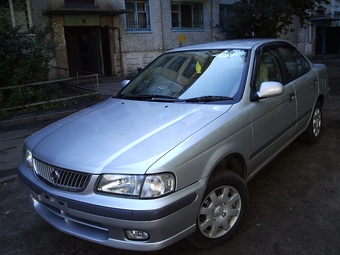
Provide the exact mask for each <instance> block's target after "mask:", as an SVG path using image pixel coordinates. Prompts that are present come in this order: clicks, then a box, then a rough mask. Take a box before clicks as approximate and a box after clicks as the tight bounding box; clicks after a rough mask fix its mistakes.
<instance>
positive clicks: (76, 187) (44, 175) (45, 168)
mask: <svg viewBox="0 0 340 255" xmlns="http://www.w3.org/2000/svg"><path fill="white" fill-rule="evenodd" d="M33 167H34V171H35V173H36V175H37V176H38V177H39V179H40V180H42V181H43V182H45V183H46V184H47V185H49V186H51V187H53V188H55V189H62V190H67V191H74V192H80V191H83V190H84V189H85V188H86V186H87V184H88V183H89V181H90V179H91V174H84V173H80V172H76V171H71V170H66V169H62V168H58V167H54V166H51V165H49V164H46V163H44V162H42V161H40V160H37V159H35V158H34V159H33Z"/></svg>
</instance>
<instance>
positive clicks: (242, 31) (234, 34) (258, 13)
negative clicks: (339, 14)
mask: <svg viewBox="0 0 340 255" xmlns="http://www.w3.org/2000/svg"><path fill="white" fill-rule="evenodd" d="M319 4H329V2H328V0H315V1H313V0H280V1H272V0H239V1H236V2H235V3H234V4H231V5H230V6H229V8H228V12H229V15H228V16H227V18H226V24H228V27H227V28H226V31H225V32H226V36H227V38H247V37H257V38H261V37H269V38H276V37H278V36H279V35H280V34H285V33H287V32H289V31H291V30H289V26H290V25H291V24H293V21H294V15H295V16H297V17H299V19H300V25H301V27H304V26H305V25H306V24H308V22H309V20H310V18H311V16H312V12H313V11H314V10H315V8H316V7H317V6H318V5H319Z"/></svg>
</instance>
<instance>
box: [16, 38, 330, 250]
mask: <svg viewBox="0 0 340 255" xmlns="http://www.w3.org/2000/svg"><path fill="white" fill-rule="evenodd" d="M328 94H329V87H328V76H327V72H326V67H325V66H324V65H322V64H312V63H311V62H310V61H309V60H308V59H307V58H306V57H305V56H304V55H303V54H302V53H301V52H300V51H299V50H298V49H297V48H296V47H295V46H293V45H292V44H290V43H288V42H286V41H282V40H275V39H251V40H232V41H224V42H214V43H207V44H202V45H195V46H188V47H182V48H179V49H175V50H171V51H169V52H166V53H164V54H163V55H161V56H160V57H158V58H157V59H155V60H154V61H153V62H152V63H151V64H149V65H148V66H147V67H146V68H145V69H143V70H142V71H141V72H140V73H139V74H138V75H137V76H136V77H135V78H134V79H132V80H131V81H124V82H123V85H122V90H121V91H120V92H119V93H117V94H116V95H114V96H113V97H112V98H109V99H107V100H105V101H103V102H101V103H99V104H97V105H95V106H92V107H90V108H87V109H85V110H83V111H81V112H78V113H76V114H74V115H72V116H69V117H67V118H64V119H62V120H60V121H58V122H56V123H54V124H52V125H50V126H48V127H47V128H44V129H42V130H40V131H39V132H37V133H35V134H34V135H32V136H31V137H29V138H28V139H27V140H26V142H25V144H24V152H23V153H24V159H23V162H22V163H21V164H20V165H19V177H20V179H21V181H22V182H23V184H24V185H25V187H26V188H27V191H28V193H29V197H30V201H31V203H32V205H33V207H34V209H35V210H36V211H37V213H38V214H39V215H40V216H41V217H42V218H44V219H45V220H46V221H47V222H48V223H50V224H51V225H53V226H54V227H55V228H57V229H59V230H60V231H63V232H65V233H68V234H70V235H73V236H76V237H79V238H83V239H85V240H88V241H92V242H95V243H99V244H103V245H107V246H111V247H115V248H120V249H128V250H142V251H151V250H157V249H162V248H164V247H166V246H168V245H171V244H173V243H175V242H177V241H179V240H181V239H183V238H188V240H189V241H190V242H191V243H192V244H194V245H196V246H198V247H201V248H209V247H213V246H215V245H218V244H221V243H222V242H225V241H226V240H228V239H230V238H231V237H232V236H233V235H234V234H235V233H236V231H237V230H238V228H239V227H240V224H241V222H242V220H243V219H244V217H245V215H246V211H247V207H248V201H249V195H248V190H247V185H246V183H247V182H248V181H249V180H251V179H252V178H253V177H254V176H255V175H256V174H257V173H258V172H259V171H260V170H261V169H262V168H264V167H265V166H266V165H267V164H268V163H269V162H270V161H271V160H272V159H274V158H275V156H277V155H278V154H279V153H280V152H281V151H282V150H284V149H285V148H286V147H287V146H288V145H289V144H290V143H291V142H293V141H294V140H295V139H297V138H298V137H300V138H301V139H302V140H304V141H306V142H309V143H315V142H317V140H318V139H319V136H320V131H321V125H322V108H323V105H324V103H325V100H326V98H327V96H328Z"/></svg>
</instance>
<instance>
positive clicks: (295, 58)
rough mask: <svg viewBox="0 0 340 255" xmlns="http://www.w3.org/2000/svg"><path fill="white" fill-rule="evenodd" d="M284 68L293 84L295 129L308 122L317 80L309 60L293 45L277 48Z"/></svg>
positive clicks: (316, 89)
mask: <svg viewBox="0 0 340 255" xmlns="http://www.w3.org/2000/svg"><path fill="white" fill-rule="evenodd" d="M278 50H279V51H280V54H281V56H282V59H283V63H284V67H285V68H286V72H287V78H288V80H289V81H291V82H292V83H293V84H294V87H295V91H296V102H297V130H298V131H300V130H302V129H303V128H304V127H306V125H307V124H308V121H309V118H310V116H311V113H312V110H313V107H314V104H315V100H316V95H317V94H318V86H317V84H318V81H317V76H316V73H315V71H314V70H313V69H312V68H311V66H310V63H309V61H308V60H307V59H306V58H305V57H304V56H303V55H302V54H301V53H300V52H299V51H298V50H297V49H296V48H294V47H292V46H286V47H280V48H279V49H278Z"/></svg>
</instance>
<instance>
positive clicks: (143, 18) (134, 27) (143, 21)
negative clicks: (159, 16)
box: [125, 0, 151, 31]
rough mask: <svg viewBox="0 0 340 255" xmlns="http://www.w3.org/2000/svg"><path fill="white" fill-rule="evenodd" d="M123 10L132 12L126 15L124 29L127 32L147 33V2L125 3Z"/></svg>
mask: <svg viewBox="0 0 340 255" xmlns="http://www.w3.org/2000/svg"><path fill="white" fill-rule="evenodd" d="M125 8H126V9H130V10H133V12H129V13H127V14H126V28H127V30H128V31H149V30H151V28H150V18H149V4H148V1H128V0H126V1H125Z"/></svg>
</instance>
